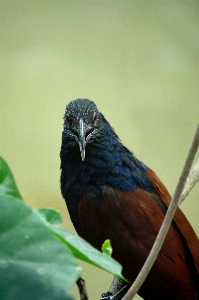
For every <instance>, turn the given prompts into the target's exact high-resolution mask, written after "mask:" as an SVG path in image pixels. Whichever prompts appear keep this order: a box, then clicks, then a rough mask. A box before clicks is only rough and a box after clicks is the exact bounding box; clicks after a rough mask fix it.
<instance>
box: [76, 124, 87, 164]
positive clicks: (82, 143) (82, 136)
mask: <svg viewBox="0 0 199 300" xmlns="http://www.w3.org/2000/svg"><path fill="white" fill-rule="evenodd" d="M78 134H79V148H80V153H81V158H82V160H83V161H84V159H85V148H86V140H85V127H84V121H83V119H82V118H81V119H80V120H79V132H78Z"/></svg>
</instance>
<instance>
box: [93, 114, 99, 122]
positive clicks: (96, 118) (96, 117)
mask: <svg viewBox="0 0 199 300" xmlns="http://www.w3.org/2000/svg"><path fill="white" fill-rule="evenodd" d="M97 120H98V115H95V116H94V119H93V122H94V123H95V122H97Z"/></svg>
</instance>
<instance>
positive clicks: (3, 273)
mask: <svg viewBox="0 0 199 300" xmlns="http://www.w3.org/2000/svg"><path fill="white" fill-rule="evenodd" d="M21 200H22V198H21V196H20V193H19V192H18V190H17V187H16V184H15V182H14V179H13V176H12V173H11V171H10V169H9V167H8V165H7V164H6V163H5V161H4V160H3V159H0V299H1V300H10V299H12V300H19V299H28V300H35V299H38V300H40V299H42V300H57V299H58V300H66V299H67V300H70V299H71V297H69V296H68V290H69V289H70V288H71V286H72V285H73V284H74V283H75V282H76V280H77V279H78V278H79V275H80V273H81V268H80V267H79V266H78V265H77V262H76V260H75V258H74V256H73V255H72V253H71V251H70V250H69V249H68V247H66V245H65V244H63V243H62V242H61V241H60V239H58V238H57V237H56V236H55V235H54V234H52V231H51V230H50V228H49V227H48V226H46V224H49V223H52V224H58V223H60V215H59V213H58V212H57V211H53V210H47V209H46V210H41V213H38V212H37V211H36V210H34V209H32V208H31V207H29V206H28V205H26V204H25V203H24V202H23V201H21ZM42 214H43V216H45V218H46V219H47V220H48V221H49V223H47V222H46V221H44V219H43V217H42V216H41V215H42Z"/></svg>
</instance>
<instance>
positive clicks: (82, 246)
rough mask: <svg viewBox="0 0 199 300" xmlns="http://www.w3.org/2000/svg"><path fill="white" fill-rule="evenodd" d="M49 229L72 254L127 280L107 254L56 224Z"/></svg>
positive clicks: (120, 267) (117, 264)
mask: <svg viewBox="0 0 199 300" xmlns="http://www.w3.org/2000/svg"><path fill="white" fill-rule="evenodd" d="M50 228H51V230H52V231H53V232H54V233H55V234H56V236H58V237H59V238H60V239H61V240H62V241H63V242H64V243H65V244H66V245H67V246H68V248H69V249H70V250H71V252H72V253H73V255H74V256H75V257H76V258H78V259H81V260H83V261H85V262H87V263H89V264H91V265H94V266H96V267H98V268H100V269H102V270H105V271H107V272H109V273H111V274H113V275H116V276H117V277H119V278H121V279H123V280H125V281H127V282H128V280H127V279H125V278H124V276H123V275H122V266H121V265H120V264H119V263H118V262H117V261H116V260H114V259H113V258H112V257H110V256H108V255H107V254H103V253H101V252H100V251H98V250H97V249H95V248H94V247H93V246H91V245H90V244H89V243H87V242H86V241H85V240H84V239H82V238H81V237H79V236H78V235H76V234H74V233H71V232H68V231H66V230H64V229H63V228H60V227H58V226H53V225H50Z"/></svg>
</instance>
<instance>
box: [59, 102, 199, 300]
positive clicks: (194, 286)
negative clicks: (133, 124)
mask: <svg viewBox="0 0 199 300" xmlns="http://www.w3.org/2000/svg"><path fill="white" fill-rule="evenodd" d="M60 157H61V192H62V195H63V197H64V199H65V201H66V204H67V207H68V211H69V214H70V217H71V220H72V222H73V224H74V227H75V229H76V231H77V233H78V234H79V235H80V236H81V237H83V238H84V239H85V240H87V241H88V242H89V243H91V244H92V245H93V246H94V247H96V248H97V249H99V250H100V249H101V245H102V243H103V242H104V241H105V240H106V239H108V238H109V239H110V240H111V243H112V246H113V257H114V258H115V259H116V260H118V261H119V262H120V263H121V264H122V266H123V274H124V276H125V277H126V278H128V279H129V280H130V281H131V282H133V281H134V280H135V278H136V276H137V274H138V273H139V271H140V269H141V267H142V265H143V263H144V262H145V260H146V258H147V256H148V254H149V252H150V250H151V247H152V245H153V243H154V241H155V238H156V236H157V233H158V231H159V228H160V226H161V224H162V221H163V219H164V216H165V212H166V210H167V207H168V205H169V203H170V200H171V196H170V195H169V193H168V191H167V189H166V188H165V186H164V185H163V184H162V182H161V181H160V180H159V179H158V177H157V175H156V174H155V173H154V172H153V171H152V170H151V169H150V168H148V167H147V166H146V165H145V164H143V163H142V162H141V161H139V160H138V159H137V158H136V157H135V155H134V154H133V153H132V152H131V151H129V150H128V149H127V148H126V147H125V146H123V144H122V143H121V141H120V140H119V138H118V136H117V135H116V133H115V132H114V130H113V128H112V127H111V126H110V124H109V123H108V122H107V120H106V119H105V118H104V116H103V115H102V114H101V113H100V112H99V111H98V109H97V107H96V105H95V103H94V102H92V101H90V100H88V99H76V100H74V101H71V102H70V103H69V104H68V105H67V107H66V111H65V115H64V130H63V133H62V145H61V152H60ZM138 294H139V295H140V296H141V297H143V298H144V299H161V300H164V299H165V300H172V299H173V300H174V299H175V300H178V299H179V300H183V299H188V300H193V299H199V240H198V238H197V236H196V234H195V232H194V230H193V228H192V227H191V225H190V223H189V222H188V220H187V219H186V217H185V216H184V214H183V213H182V211H181V210H180V209H179V208H178V209H177V211H176V214H175V217H174V220H173V222H172V225H171V226H170V230H169V232H168V234H167V237H166V239H165V242H164V244H163V246H162V248H161V251H160V253H159V255H158V258H157V260H156V262H155V264H154V266H153V267H152V270H151V271H150V273H149V275H148V277H147V279H146V281H145V282H144V284H143V285H142V287H141V288H140V290H139V292H138Z"/></svg>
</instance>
